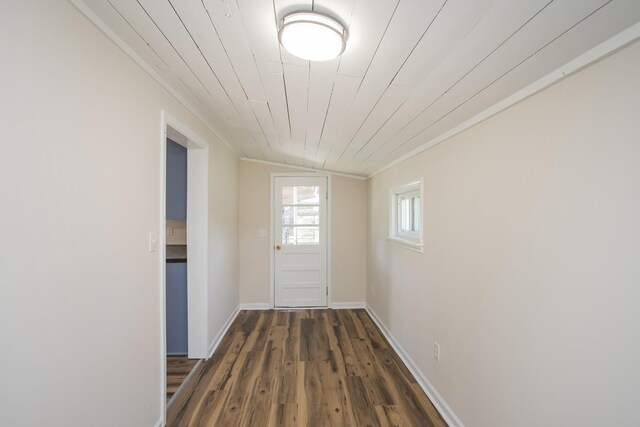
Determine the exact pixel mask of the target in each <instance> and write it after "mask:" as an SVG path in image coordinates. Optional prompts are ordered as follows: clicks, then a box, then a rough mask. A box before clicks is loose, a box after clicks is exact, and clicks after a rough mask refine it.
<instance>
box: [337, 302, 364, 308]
mask: <svg viewBox="0 0 640 427" xmlns="http://www.w3.org/2000/svg"><path fill="white" fill-rule="evenodd" d="M365 306H366V303H365V302H362V301H358V302H334V303H332V304H331V308H332V309H334V310H343V309H347V308H352V309H353V308H365Z"/></svg>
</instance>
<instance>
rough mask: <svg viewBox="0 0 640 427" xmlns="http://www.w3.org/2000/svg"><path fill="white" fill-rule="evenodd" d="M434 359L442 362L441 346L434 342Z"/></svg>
mask: <svg viewBox="0 0 640 427" xmlns="http://www.w3.org/2000/svg"><path fill="white" fill-rule="evenodd" d="M433 358H434V359H436V361H437V362H439V361H440V344H438V343H437V342H435V341H434V342H433Z"/></svg>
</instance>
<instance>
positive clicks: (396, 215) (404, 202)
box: [389, 180, 422, 252]
mask: <svg viewBox="0 0 640 427" xmlns="http://www.w3.org/2000/svg"><path fill="white" fill-rule="evenodd" d="M389 218H390V223H389V240H390V241H392V242H393V243H399V244H401V245H404V246H407V247H409V248H410V249H415V250H418V251H420V252H422V180H419V181H415V182H411V183H408V184H405V185H402V186H400V187H396V188H392V189H391V212H390V215H389Z"/></svg>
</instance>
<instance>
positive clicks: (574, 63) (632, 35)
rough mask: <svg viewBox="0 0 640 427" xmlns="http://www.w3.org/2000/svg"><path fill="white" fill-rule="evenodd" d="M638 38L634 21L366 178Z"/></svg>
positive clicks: (638, 24)
mask: <svg viewBox="0 0 640 427" xmlns="http://www.w3.org/2000/svg"><path fill="white" fill-rule="evenodd" d="M638 39H640V23H637V24H634V25H632V26H630V27H629V28H627V29H626V30H623V31H621V32H620V33H618V34H617V35H615V36H613V37H611V38H610V39H608V40H606V41H604V42H602V43H600V44H599V45H597V46H596V47H594V48H592V49H590V50H588V51H587V52H585V53H583V54H582V55H580V56H578V57H577V58H575V59H573V60H571V61H569V62H568V63H566V64H565V65H563V66H561V67H559V68H557V69H556V70H554V71H552V72H551V73H549V74H547V75H546V76H544V77H542V78H541V79H538V80H536V81H535V82H533V83H531V84H530V85H528V86H526V87H525V88H523V89H521V90H519V91H518V92H516V93H514V94H513V95H511V96H509V97H507V98H505V99H503V100H502V101H500V102H498V103H497V104H494V105H492V106H491V107H489V108H487V109H486V110H484V111H482V112H481V113H479V114H476V115H475V116H473V117H472V118H470V119H469V120H466V121H464V122H463V123H461V124H459V125H458V126H456V127H454V128H453V129H451V130H449V131H447V132H445V133H442V134H440V135H439V136H437V137H435V138H433V139H431V140H429V141H427V142H425V143H423V144H422V145H420V146H419V147H417V148H415V149H413V150H411V151H410V152H408V153H407V154H405V155H403V156H401V157H399V158H397V159H395V160H393V161H391V162H389V163H387V164H386V165H385V166H383V167H382V168H380V169H378V170H376V171H375V172H373V173H371V174H370V175H367V179H369V178H372V177H374V176H376V175H378V174H380V173H382V172H384V171H386V170H387V169H390V168H392V167H393V166H396V165H398V164H399V163H402V162H404V161H405V160H408V159H410V158H412V157H414V156H416V155H418V154H420V153H422V152H423V151H425V150H428V149H429V148H431V147H433V146H435V145H437V144H439V143H441V142H443V141H446V140H447V139H449V138H451V137H453V136H455V135H457V134H459V133H461V132H463V131H465V130H467V129H469V128H471V127H473V126H475V125H477V124H478V123H480V122H482V121H484V120H486V119H488V118H490V117H492V116H494V115H496V114H498V113H499V112H501V111H503V110H506V109H507V108H509V107H511V106H513V105H515V104H517V103H518V102H520V101H523V100H525V99H526V98H528V97H530V96H532V95H534V94H536V93H538V92H540V91H542V90H543V89H546V88H547V87H549V86H551V85H553V84H555V83H557V82H559V81H560V80H563V79H564V78H566V77H569V76H570V75H572V74H574V73H576V72H578V71H580V70H582V69H583V68H585V67H587V66H589V65H592V64H594V63H596V62H597V61H599V60H601V59H604V58H605V57H607V56H609V55H611V54H613V53H614V52H616V51H617V50H619V49H622V48H623V47H625V46H627V45H629V44H631V43H633V42H634V41H636V40H638Z"/></svg>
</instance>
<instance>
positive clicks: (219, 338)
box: [207, 306, 240, 359]
mask: <svg viewBox="0 0 640 427" xmlns="http://www.w3.org/2000/svg"><path fill="white" fill-rule="evenodd" d="M239 313H240V306H236V308H234V309H233V311H232V312H231V315H230V316H229V318H228V319H227V321H226V322H225V323H224V326H223V327H222V329H221V330H220V332H218V335H216V337H215V338H214V340H213V341H212V342H211V345H210V346H209V355H208V356H207V359H209V358H210V357H211V356H213V352H214V351H216V348H218V346H219V345H220V342H221V341H222V338H224V336H225V335H226V333H227V331H229V328H230V327H231V324H232V323H233V321H234V320H236V317H238V314H239Z"/></svg>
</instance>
